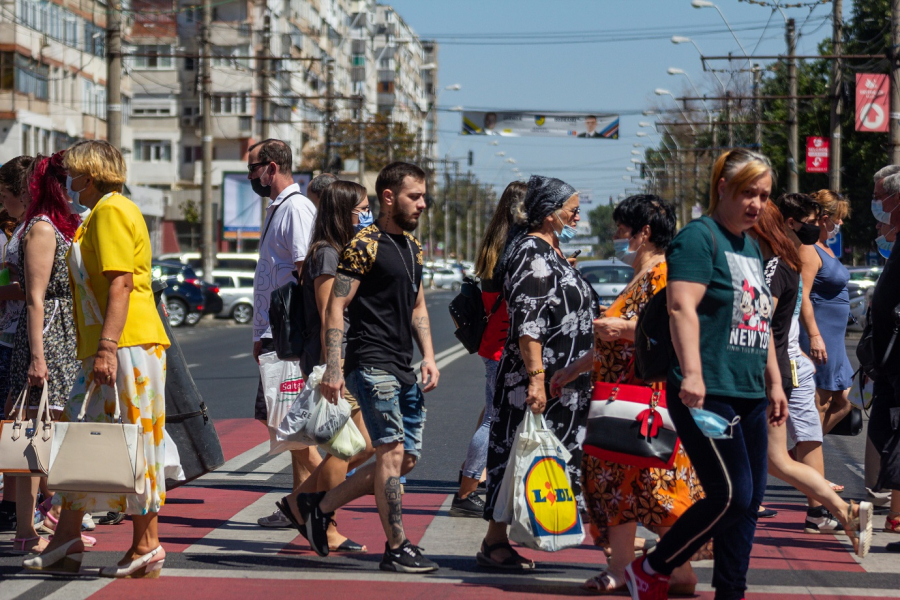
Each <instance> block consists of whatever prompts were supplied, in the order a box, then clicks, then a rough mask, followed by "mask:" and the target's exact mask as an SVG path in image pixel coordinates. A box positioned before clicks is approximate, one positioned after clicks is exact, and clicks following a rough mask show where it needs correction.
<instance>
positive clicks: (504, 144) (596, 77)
mask: <svg viewBox="0 0 900 600" xmlns="http://www.w3.org/2000/svg"><path fill="white" fill-rule="evenodd" d="M788 1H789V2H790V3H797V2H798V0H788ZM782 3H786V2H784V0H782ZM390 4H391V5H392V6H393V7H394V8H395V9H396V10H397V12H398V13H400V15H401V16H402V17H403V18H404V19H405V20H406V22H407V23H408V24H409V25H410V26H411V27H412V28H413V29H414V30H415V31H416V32H417V33H418V34H419V35H420V36H421V37H423V38H435V39H437V40H438V41H439V42H440V43H441V44H440V50H439V64H440V69H439V74H438V80H439V84H440V88H439V89H440V90H441V92H440V96H439V98H438V105H439V106H440V107H441V108H443V109H447V108H449V107H453V106H463V107H467V108H473V109H475V108H490V109H516V108H520V109H539V110H546V111H552V110H576V111H580V110H584V111H596V112H619V111H622V112H624V111H637V112H638V114H637V115H626V114H623V115H622V117H621V121H620V138H619V139H618V140H599V141H587V140H577V139H569V138H564V139H546V138H506V137H504V138H500V139H499V146H496V147H495V146H490V145H489V143H490V142H491V141H493V140H494V139H497V138H493V139H490V138H478V137H469V136H459V135H457V133H456V132H457V131H458V130H459V127H460V115H459V113H455V112H447V111H446V110H443V111H441V112H440V125H439V129H440V136H439V140H438V144H439V151H440V153H441V154H442V155H443V154H446V153H449V154H450V155H451V157H464V156H465V155H466V153H467V152H468V151H469V150H472V151H474V154H475V164H474V167H473V171H474V172H475V173H476V174H477V175H478V177H479V178H480V179H481V180H482V181H485V182H488V183H494V184H496V185H497V186H501V189H502V186H505V184H506V183H508V182H509V181H511V180H512V179H514V178H515V175H514V173H512V172H511V171H510V169H512V168H513V167H514V166H515V167H518V168H519V169H521V171H522V175H529V174H532V173H541V174H544V175H551V176H555V177H559V178H561V179H564V180H566V181H568V182H570V183H571V184H572V185H574V186H576V187H577V188H579V189H592V190H593V197H594V199H595V202H596V201H597V200H598V199H600V200H604V201H605V200H606V199H607V198H608V197H609V196H613V197H614V198H615V197H616V196H617V195H618V194H619V193H621V192H623V191H624V190H625V188H626V187H636V186H637V184H631V183H630V182H626V181H624V180H623V179H622V177H623V176H624V175H627V174H629V173H627V172H626V170H625V169H626V167H628V166H631V162H630V159H631V158H635V156H633V155H632V154H631V151H632V150H635V148H634V147H633V144H634V143H635V142H642V143H644V144H647V143H648V142H647V140H648V139H650V140H654V139H655V138H653V137H652V136H651V137H650V138H646V137H644V138H639V137H637V136H636V135H635V133H636V132H637V131H638V130H639V127H638V122H640V121H648V120H652V117H651V118H648V117H644V116H641V115H640V114H639V112H640V111H642V110H647V109H653V108H656V107H661V108H674V104H673V101H672V99H671V98H669V97H662V98H661V97H658V96H656V95H655V94H654V92H653V90H654V89H655V88H665V89H668V90H670V91H672V92H673V93H674V94H675V95H676V96H681V95H691V96H693V95H694V94H693V93H692V91H691V88H690V84H689V83H688V80H687V79H686V78H685V77H684V76H683V75H679V76H672V75H669V74H667V73H666V70H667V69H668V68H669V67H677V68H681V69H684V70H685V71H687V72H688V74H689V75H690V76H691V78H692V79H693V81H694V83H695V84H696V85H697V86H698V87H699V88H700V90H701V92H704V93H707V94H709V95H713V94H714V92H715V91H716V87H717V84H716V83H715V80H714V79H712V76H711V75H710V74H708V73H704V72H703V69H702V65H701V61H700V55H699V54H698V52H697V50H696V49H695V48H694V47H693V46H692V45H691V44H679V45H674V44H672V43H671V41H670V38H671V36H673V35H683V36H689V37H691V38H692V39H693V40H694V41H695V42H696V43H697V45H698V46H699V47H700V48H701V49H702V50H703V52H704V54H706V55H714V54H715V55H721V54H728V53H729V52H731V53H733V54H738V55H740V54H742V52H741V49H740V48H739V46H738V44H737V42H736V41H735V39H734V37H732V35H731V34H730V33H728V30H727V29H726V28H725V24H724V22H723V20H722V18H721V17H720V15H719V13H718V12H717V11H716V10H715V9H714V8H702V9H695V8H693V7H692V6H691V2H690V0H580V1H574V0H573V1H569V0H554V1H553V2H550V1H549V0H545V1H537V0H478V1H474V0H453V1H452V2H450V1H447V0H394V1H392V2H390ZM716 4H717V6H718V7H719V8H720V9H721V11H722V13H724V15H725V17H726V18H727V19H728V22H729V23H730V24H731V26H732V27H733V28H734V29H735V30H736V33H737V36H738V39H739V40H740V42H741V43H742V44H743V46H744V48H746V50H747V51H748V52H749V53H751V54H754V53H755V54H781V53H784V51H785V41H784V19H783V17H782V16H781V15H780V14H779V13H778V12H775V13H774V14H773V11H772V9H771V8H767V7H764V6H759V5H754V4H749V3H747V2H740V1H738V0H716ZM844 4H845V8H844V10H845V18H846V16H849V13H850V8H851V6H850V5H851V2H850V1H849V0H847V1H845V3H844ZM831 10H832V8H831V4H830V3H828V4H823V5H819V6H818V7H816V8H815V10H813V11H812V13H811V14H810V9H809V8H793V9H784V12H785V13H786V14H787V15H788V16H789V17H793V18H794V19H795V20H796V22H797V26H798V28H801V25H802V28H801V29H800V37H799V39H798V44H797V50H798V54H814V53H815V51H816V46H817V44H818V43H819V42H820V41H821V40H822V39H824V38H826V37H830V35H831V20H830V18H827V19H826V18H825V17H829V16H830V14H831ZM770 17H771V19H770ZM807 17H809V18H808V20H807ZM767 21H768V28H767V29H764V28H765V27H766V24H767ZM804 22H805V25H804ZM567 32H568V34H567ZM531 33H534V34H535V35H534V37H531V36H529V35H526V36H524V37H523V38H519V40H517V41H520V42H522V43H520V44H518V45H468V44H471V43H472V42H476V41H480V42H492V43H497V42H503V43H507V42H508V40H509V39H510V38H508V37H506V38H504V37H497V36H496V35H495V34H501V35H504V36H509V35H510V34H531ZM473 34H478V35H477V36H476V38H475V39H473V38H472V36H473ZM551 34H559V35H555V36H553V37H552V38H550V37H548V36H551ZM453 35H465V36H467V37H465V38H463V37H457V38H455V39H454V38H453V37H452V36H453ZM611 36H614V39H615V40H616V41H609V40H608V38H609V37H611ZM604 40H607V41H604ZM565 41H581V42H587V43H578V44H567V43H561V42H565ZM454 42H457V43H454ZM460 42H464V43H460ZM547 42H552V43H547ZM720 66H722V65H721V63H720ZM720 75H722V76H724V78H725V80H727V74H720ZM451 84H459V85H460V86H461V89H460V90H459V91H445V90H444V89H443V88H444V87H445V86H447V85H451ZM645 131H646V129H645ZM800 134H801V136H802V135H805V134H804V132H802V131H801V132H800ZM637 150H641V149H640V148H637ZM498 151H502V152H505V153H506V156H504V157H502V158H500V157H496V156H495V152H498ZM507 158H513V159H514V160H516V164H515V165H513V164H509V163H506V162H503V161H505V160H506V159H507ZM638 158H639V157H638ZM464 165H465V163H463V168H464V169H465V168H466V167H465V166H464Z"/></svg>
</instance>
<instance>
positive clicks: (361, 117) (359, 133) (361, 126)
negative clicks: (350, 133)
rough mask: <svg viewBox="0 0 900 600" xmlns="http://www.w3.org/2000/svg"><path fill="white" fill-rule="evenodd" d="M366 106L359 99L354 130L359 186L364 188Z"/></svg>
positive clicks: (363, 101) (362, 99) (362, 98)
mask: <svg viewBox="0 0 900 600" xmlns="http://www.w3.org/2000/svg"><path fill="white" fill-rule="evenodd" d="M365 115H366V104H365V98H364V97H363V96H362V95H360V97H359V113H358V114H357V116H356V120H357V121H358V125H357V129H356V138H357V140H356V141H357V142H358V144H359V159H358V160H359V185H361V186H363V187H366V125H365Z"/></svg>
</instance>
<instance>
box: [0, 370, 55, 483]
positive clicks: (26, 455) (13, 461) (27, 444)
mask: <svg viewBox="0 0 900 600" xmlns="http://www.w3.org/2000/svg"><path fill="white" fill-rule="evenodd" d="M48 387H49V386H48V385H47V383H46V382H44V390H43V392H41V403H40V406H39V408H38V412H37V416H36V417H34V418H33V419H28V418H27V416H28V391H29V390H30V389H31V386H30V385H28V383H27V382H26V383H25V389H23V390H22V392H21V393H20V394H19V398H18V400H16V403H15V404H14V405H13V409H12V414H11V415H10V416H11V417H12V420H11V421H0V472H3V473H6V474H7V475H47V470H48V468H49V465H50V446H51V442H52V439H53V427H54V424H53V423H51V422H50V406H49V402H48V400H47V388H48ZM23 416H24V417H25V418H23Z"/></svg>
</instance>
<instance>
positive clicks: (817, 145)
mask: <svg viewBox="0 0 900 600" xmlns="http://www.w3.org/2000/svg"><path fill="white" fill-rule="evenodd" d="M830 144H831V140H829V139H828V138H827V137H821V136H808V137H807V138H806V172H807V173H827V172H828V148H829V146H830Z"/></svg>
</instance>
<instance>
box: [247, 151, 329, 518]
mask: <svg viewBox="0 0 900 600" xmlns="http://www.w3.org/2000/svg"><path fill="white" fill-rule="evenodd" d="M292 163H293V157H292V155H291V149H290V147H289V146H288V145H287V144H285V143H284V142H282V141H281V140H274V139H269V140H265V141H263V142H259V143H258V144H255V145H253V146H251V147H250V152H249V155H248V157H247V169H248V171H249V174H248V175H247V178H248V179H249V180H250V185H251V186H252V187H253V191H254V192H255V193H256V194H257V195H258V196H260V197H261V198H270V199H271V200H272V203H271V204H270V205H269V207H268V208H267V209H266V220H265V223H264V224H263V230H262V236H261V238H260V241H259V262H258V263H257V265H256V273H255V275H254V277H253V358H254V359H255V360H256V361H257V362H259V356H260V354H265V353H267V352H273V351H274V350H275V348H274V345H273V343H272V332H271V329H270V327H269V298H270V296H271V294H272V292H273V291H274V290H276V289H278V288H280V287H281V286H283V285H285V284H287V283H289V282H291V281H293V275H292V274H291V273H292V272H293V271H297V272H298V273H299V272H300V268H301V267H302V266H303V261H304V260H305V259H306V252H307V249H308V248H309V241H310V238H311V237H312V229H313V223H314V222H315V219H316V207H315V206H314V205H313V203H312V202H310V200H309V199H308V198H307V197H306V196H304V195H303V194H301V193H300V186H299V185H297V184H296V183H294V178H293V175H292V174H291V166H292ZM267 412H268V411H267V410H266V399H265V393H264V390H263V382H262V378H261V377H260V381H259V388H258V389H257V393H256V408H255V417H256V419H258V420H260V421H262V422H263V423H264V424H265V423H266V421H267V417H268V414H267ZM291 455H292V466H293V473H294V487H296V486H298V485H300V483H301V482H302V480H303V479H305V478H306V477H307V476H308V475H309V473H311V472H312V471H313V470H314V469H315V468H316V466H318V463H319V462H321V458H320V457H319V454H318V452H317V451H316V449H315V448H309V449H307V450H296V451H291ZM304 471H307V472H306V473H304ZM259 524H260V525H262V526H266V527H290V526H291V524H290V522H289V521H288V520H287V519H286V518H285V517H284V516H283V515H281V514H280V512H279V511H276V513H275V514H273V515H271V516H269V517H263V518H262V519H260V520H259Z"/></svg>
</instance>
